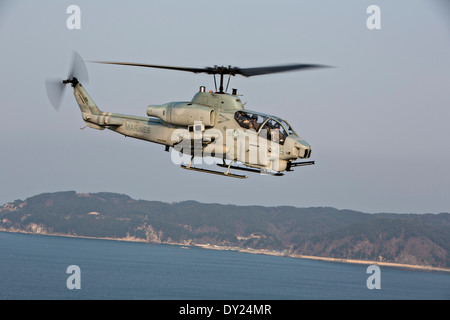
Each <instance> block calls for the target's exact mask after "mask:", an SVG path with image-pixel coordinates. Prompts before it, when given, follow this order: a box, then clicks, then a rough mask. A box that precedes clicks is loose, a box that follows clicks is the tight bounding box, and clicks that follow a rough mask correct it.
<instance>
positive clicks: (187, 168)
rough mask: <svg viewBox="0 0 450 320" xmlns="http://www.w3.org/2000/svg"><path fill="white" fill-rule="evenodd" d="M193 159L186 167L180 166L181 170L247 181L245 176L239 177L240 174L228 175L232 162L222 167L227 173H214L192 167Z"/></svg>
mask: <svg viewBox="0 0 450 320" xmlns="http://www.w3.org/2000/svg"><path fill="white" fill-rule="evenodd" d="M193 159H194V157H192V158H191V162H190V163H189V165H188V166H184V165H181V168H183V169H186V170H193V171H197V172H203V173H210V174H217V175H220V176H225V177H230V178H237V179H247V178H248V177H247V176H243V175H240V174H234V173H230V169H231V165H232V164H233V162H234V161H233V162H231V163H230V164H229V165H224V166H225V168H227V171H225V172H221V171H214V170H208V169H203V168H195V167H192V160H193Z"/></svg>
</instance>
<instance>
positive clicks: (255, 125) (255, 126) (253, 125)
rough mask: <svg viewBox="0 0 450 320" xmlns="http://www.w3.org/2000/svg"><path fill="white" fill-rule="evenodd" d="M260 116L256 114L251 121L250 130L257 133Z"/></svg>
mask: <svg viewBox="0 0 450 320" xmlns="http://www.w3.org/2000/svg"><path fill="white" fill-rule="evenodd" d="M258 127H259V125H258V116H257V115H256V114H254V115H253V116H252V118H251V120H250V128H249V129H253V130H255V131H258Z"/></svg>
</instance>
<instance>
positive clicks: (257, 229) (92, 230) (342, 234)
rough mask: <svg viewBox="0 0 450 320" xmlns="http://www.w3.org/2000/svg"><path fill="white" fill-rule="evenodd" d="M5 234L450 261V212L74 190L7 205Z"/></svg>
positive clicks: (0, 210) (1, 216)
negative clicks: (241, 202)
mask: <svg viewBox="0 0 450 320" xmlns="http://www.w3.org/2000/svg"><path fill="white" fill-rule="evenodd" d="M0 231H9V232H30V233H39V234H56V235H71V236H82V237H98V238H116V239H122V240H139V241H147V242H155V243H180V244H184V245H194V244H210V245H218V246H228V247H238V248H253V249H268V250H278V251H283V252H285V253H286V254H287V255H288V254H302V255H311V256H321V257H330V258H340V259H359V260H372V261H373V260H376V261H384V262H396V263H405V264H415V265H428V266H435V267H449V266H450V255H449V252H450V214H449V213H440V214H387V213H380V214H367V213H362V212H357V211H351V210H337V209H334V208H329V207H314V208H295V207H288V206H284V207H263V206H235V205H220V204H204V203H199V202H195V201H185V202H179V203H164V202H158V201H144V200H134V199H132V198H130V197H129V196H127V195H121V194H114V193H92V194H78V193H76V192H74V191H69V192H57V193H45V194H40V195H37V196H34V197H31V198H28V199H26V200H16V201H14V202H11V203H7V204H5V205H3V206H1V207H0Z"/></svg>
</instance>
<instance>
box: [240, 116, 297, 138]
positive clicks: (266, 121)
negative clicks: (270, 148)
mask: <svg viewBox="0 0 450 320" xmlns="http://www.w3.org/2000/svg"><path fill="white" fill-rule="evenodd" d="M234 119H235V120H236V122H237V123H238V124H239V125H240V126H241V127H242V128H244V129H251V130H255V131H257V132H258V133H259V136H260V137H264V138H265V139H267V140H271V141H273V142H277V143H279V144H284V141H285V140H286V137H287V136H288V135H290V134H295V132H294V130H293V129H292V127H291V126H290V125H289V124H288V123H287V122H286V121H284V120H282V119H280V118H277V117H274V116H271V115H267V114H262V113H257V112H252V111H237V112H236V113H235V114H234Z"/></svg>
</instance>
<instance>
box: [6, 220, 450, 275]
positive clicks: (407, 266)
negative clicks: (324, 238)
mask: <svg viewBox="0 0 450 320" xmlns="http://www.w3.org/2000/svg"><path fill="white" fill-rule="evenodd" d="M0 232H6V233H20V234H30V235H42V236H53V237H68V238H81V239H94V240H109V241H124V242H142V243H148V244H163V245H174V246H180V247H183V248H184V249H189V248H200V249H207V250H219V251H236V252H241V253H249V254H262V255H271V256H279V257H288V258H294V259H308V260H319V261H325V262H337V263H347V264H362V265H378V266H384V267H393V268H403V269H409V270H416V271H428V272H448V273H450V268H441V267H433V266H422V265H411V264H401V263H395V262H384V261H369V260H353V259H341V258H331V257H319V256H308V255H300V254H291V253H288V252H286V251H281V252H280V251H275V250H268V249H253V248H241V247H232V246H220V245H212V244H197V243H194V244H193V243H178V242H171V241H167V242H158V241H147V240H144V239H139V238H135V237H125V238H110V237H87V236H77V235H70V234H59V233H45V232H42V233H39V232H27V231H23V230H5V229H2V228H0Z"/></svg>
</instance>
